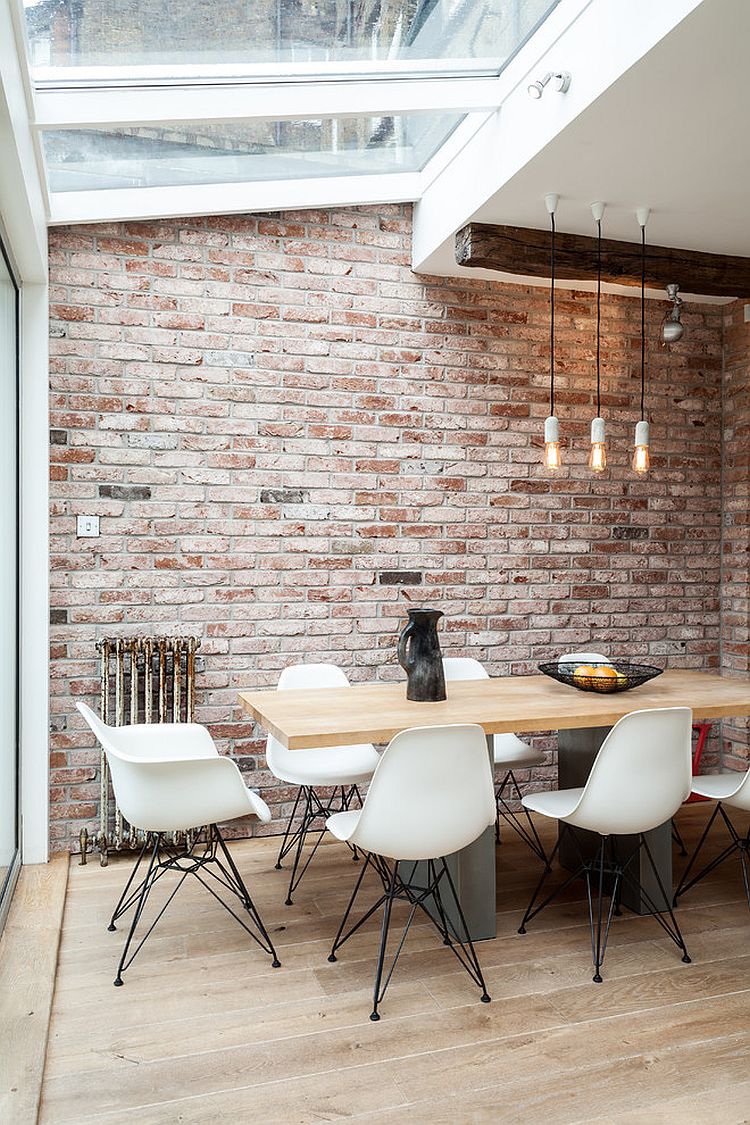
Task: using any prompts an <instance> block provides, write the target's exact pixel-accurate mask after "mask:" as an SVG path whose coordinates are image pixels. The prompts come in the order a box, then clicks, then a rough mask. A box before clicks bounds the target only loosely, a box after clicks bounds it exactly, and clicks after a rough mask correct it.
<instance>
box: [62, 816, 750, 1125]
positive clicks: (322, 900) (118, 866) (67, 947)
mask: <svg viewBox="0 0 750 1125" xmlns="http://www.w3.org/2000/svg"><path fill="white" fill-rule="evenodd" d="M707 815H708V813H707V809H706V808H705V807H703V806H693V807H690V808H686V809H684V810H682V812H681V814H680V827H681V829H682V831H683V835H684V836H685V838H686V840H687V842H688V844H690V843H691V842H692V841H694V840H695V839H696V838H697V835H698V833H699V831H700V828H701V827H702V825H703V823H704V822H705V819H706V816H707ZM540 828H541V829H542V830H543V831H544V832H546V833H547V835H548V838H549V833H550V826H549V825H548V824H540ZM277 845H278V842H277V841H274V840H268V839H266V840H249V841H240V842H237V843H235V844H234V845H233V852H234V855H235V858H236V860H237V862H238V865H239V867H240V870H241V871H242V872H243V875H244V876H245V878H246V880H247V882H248V884H249V886H250V889H251V892H252V894H253V896H254V898H255V901H256V903H257V905H258V907H259V909H260V910H261V912H262V914H263V917H264V920H265V922H266V925H267V926H268V928H269V930H270V932H271V934H272V937H273V940H274V943H275V944H276V947H277V949H278V952H279V956H280V958H281V961H282V968H281V969H278V970H273V969H272V968H271V967H270V965H269V961H268V958H267V957H266V956H265V955H264V954H263V953H262V952H261V951H260V950H259V949H258V948H257V947H254V946H253V945H252V944H251V943H250V941H249V939H248V938H247V936H246V935H245V934H244V932H243V931H242V930H241V929H240V928H239V927H238V926H237V924H236V923H235V922H234V921H233V920H232V919H231V918H230V917H229V916H228V915H226V914H224V913H223V911H222V910H221V908H220V907H218V905H217V904H216V903H215V902H214V901H213V900H212V899H211V898H210V896H208V895H207V894H206V893H205V891H204V890H203V889H202V888H201V887H200V886H199V885H198V884H194V885H193V886H188V885H187V884H185V886H184V887H183V888H182V890H181V891H180V894H179V896H178V898H177V899H176V900H175V902H174V904H173V906H172V907H170V909H169V911H168V912H167V913H166V914H165V916H164V918H163V919H162V921H161V922H160V924H159V928H158V929H157V930H156V931H155V934H154V936H153V937H152V938H151V939H149V941H148V943H147V944H146V945H145V947H144V949H143V951H142V952H141V953H140V954H139V957H138V959H137V960H136V961H135V963H134V964H133V966H132V968H131V969H129V970H128V972H127V974H126V977H125V980H126V983H125V986H124V987H123V988H119V989H115V988H113V987H112V979H113V977H114V973H115V968H116V963H117V958H118V955H119V951H120V948H121V944H122V941H123V940H124V933H123V931H122V930H120V931H118V932H117V933H108V932H107V931H106V924H107V921H108V914H109V911H111V909H112V906H113V904H114V902H115V901H116V899H117V897H118V893H119V890H120V888H121V885H122V884H123V883H124V880H125V878H126V876H127V865H126V864H125V863H123V862H112V863H111V865H110V866H109V867H108V868H107V869H100V868H98V867H97V866H96V865H94V864H89V865H87V866H86V867H83V868H82V867H78V866H72V867H71V870H70V879H69V886H68V895H67V901H66V908H65V916H64V922H63V934H62V941H61V946H60V954H59V967H58V976H57V987H56V992H55V1000H54V1007H53V1013H52V1024H51V1030H50V1039H49V1045H48V1051H47V1066H46V1071H45V1078H44V1087H43V1098H42V1107H41V1120H42V1122H44V1123H47V1125H58V1123H60V1125H62V1123H64V1122H83V1121H87V1120H95V1121H100V1122H110V1121H111V1122H115V1121H117V1122H131V1121H132V1122H136V1121H138V1122H139V1123H147V1122H154V1123H160V1125H161V1123H166V1122H181V1123H188V1122H194V1123H200V1125H202V1123H204V1122H205V1123H213V1122H232V1123H235V1122H240V1121H243V1122H244V1121H255V1120H257V1121H261V1120H262V1121H263V1122H264V1125H268V1123H275V1122H278V1123H279V1125H294V1123H300V1125H307V1123H310V1122H319V1121H334V1120H340V1119H342V1118H350V1119H352V1120H354V1121H357V1122H368V1121H372V1122H373V1123H376V1122H377V1123H381V1125H387V1123H391V1122H393V1123H395V1122H403V1121H407V1120H408V1121H409V1122H415V1121H416V1122H421V1121H424V1122H428V1121H429V1122H446V1123H447V1122H451V1123H456V1122H458V1123H463V1122H467V1123H472V1125H473V1123H476V1122H480V1123H481V1122H485V1121H487V1122H498V1121H499V1122H520V1121H523V1122H524V1123H526V1122H530V1123H532V1125H533V1123H534V1122H544V1123H545V1125H549V1123H550V1122H554V1123H555V1125H556V1123H558V1122H560V1123H563V1122H565V1123H574V1122H580V1123H584V1122H587V1123H589V1122H590V1123H591V1125H594V1122H604V1121H612V1122H621V1123H622V1125H633V1123H636V1122H643V1123H644V1125H645V1123H646V1122H648V1123H649V1125H651V1123H652V1122H654V1123H660V1122H667V1121H675V1122H678V1121H679V1122H681V1123H682V1125H684V1123H686V1122H687V1123H690V1122H693V1121H694V1122H696V1123H697V1122H699V1121H700V1122H708V1123H709V1125H712V1123H714V1122H715V1123H717V1125H718V1123H721V1125H734V1123H738V1122H748V1121H750V1069H749V1067H750V1064H749V1063H748V1058H749V1057H750V910H749V909H748V906H747V903H746V901H745V898H744V892H743V888H742V881H741V876H740V869H739V863H738V862H736V861H734V862H732V861H730V862H728V863H727V864H724V865H723V866H722V867H721V868H719V869H718V870H717V871H716V872H715V873H714V875H713V876H711V878H710V879H708V880H706V881H705V882H704V883H702V884H701V885H699V886H698V887H696V888H695V889H694V890H693V891H692V892H690V893H689V894H688V895H687V896H685V898H684V899H683V900H682V902H681V906H680V908H679V912H678V916H679V920H680V924H681V925H682V927H683V931H684V934H685V937H686V940H687V943H688V948H689V951H690V954H691V957H692V958H693V962H692V964H690V965H685V964H683V963H682V962H681V960H680V955H679V952H678V951H677V949H676V947H675V946H674V945H673V944H672V943H671V942H670V941H669V939H668V938H667V937H666V935H664V934H663V932H662V931H661V930H660V929H659V927H658V925H657V924H656V923H655V922H654V920H653V919H651V918H648V917H646V918H642V917H636V916H634V915H631V914H628V913H625V914H624V915H623V916H622V917H621V918H619V919H615V921H614V923H613V928H612V935H611V942H610V948H609V949H608V952H607V958H606V961H605V966H604V977H605V980H604V983H603V984H601V985H598V986H597V985H595V984H593V983H592V981H591V974H592V970H591V960H590V943H589V932H588V924H587V915H586V907H585V902H584V901H583V900H582V898H581V890H580V888H573V889H571V891H570V892H569V893H568V894H567V895H566V897H565V898H564V899H563V900H561V902H560V903H558V904H556V905H555V906H553V907H550V908H549V909H548V910H546V911H544V912H543V913H542V914H541V915H540V916H539V917H538V918H537V919H534V921H533V923H532V924H531V926H530V928H529V932H528V933H527V934H526V935H524V936H520V935H518V934H517V932H516V931H517V928H518V924H519V922H520V917H521V914H522V910H523V907H524V906H525V903H526V900H527V898H528V896H529V894H530V891H531V889H532V887H533V885H534V882H535V881H536V878H537V877H538V870H539V869H538V863H537V861H536V860H535V859H534V857H533V856H532V854H531V853H530V852H529V851H528V850H527V849H525V848H524V846H523V845H522V844H520V843H517V842H516V841H515V839H508V840H507V841H506V842H505V843H504V844H503V845H502V846H501V847H500V848H499V849H498V851H497V861H498V898H497V911H498V913H497V924H498V937H497V938H496V939H495V940H493V941H488V942H482V943H481V944H480V945H479V946H478V951H479V956H480V958H481V961H482V965H483V968H484V971H485V976H486V979H487V984H488V989H489V991H490V993H491V995H492V997H493V1003H492V1004H489V1005H484V1004H481V1003H479V1002H478V994H477V990H476V988H475V986H474V985H473V984H472V982H471V981H470V979H469V978H468V976H467V975H466V974H465V973H464V972H463V971H462V970H461V969H460V968H459V967H458V966H457V964H456V962H455V959H454V958H453V957H452V956H451V954H450V951H449V950H447V949H445V947H444V946H442V944H441V942H440V940H439V939H438V938H437V937H436V935H435V933H434V931H433V930H432V928H431V927H430V926H429V925H427V924H420V925H418V926H416V927H415V928H414V929H413V931H412V933H411V934H410V937H409V940H408V942H407V945H406V947H405V951H404V954H403V955H402V957H401V959H400V960H399V963H398V967H397V970H396V974H395V976H394V979H393V982H392V985H391V987H390V989H389V991H388V993H387V995H386V998H385V1001H384V1003H383V1005H382V1015H383V1018H382V1020H381V1022H380V1023H378V1024H373V1023H371V1022H370V1020H369V1018H368V1016H369V1012H370V1007H371V988H372V978H373V971H374V957H375V951H376V946H377V940H378V920H377V918H374V919H372V920H371V922H370V923H368V925H367V926H365V927H363V929H362V931H361V932H360V933H358V934H357V935H356V936H355V937H354V938H352V940H351V941H350V942H349V943H347V945H345V946H344V947H343V948H342V949H341V950H340V954H339V960H338V961H337V962H336V963H335V964H329V963H328V962H327V961H326V955H327V952H328V949H329V946H330V941H331V939H332V937H333V935H334V934H335V932H336V928H337V925H338V921H339V920H340V916H341V913H342V912H343V908H344V906H345V903H346V900H347V897H348V894H349V892H350V888H351V886H352V884H353V881H354V879H355V878H356V875H357V871H358V869H357V867H356V866H355V865H354V864H352V863H351V860H350V858H349V854H348V853H347V851H346V850H345V849H344V848H342V847H341V846H340V845H337V844H334V843H329V844H326V845H325V846H324V847H322V848H321V850H320V853H319V855H318V856H317V857H316V860H315V862H314V865H313V866H312V867H311V868H310V870H309V872H308V874H307V875H306V877H305V879H304V880H303V882H302V884H301V886H300V888H299V890H298V891H297V894H296V902H295V904H294V906H292V907H286V906H284V905H283V899H284V897H285V891H286V878H287V877H288V876H287V875H285V873H284V872H279V871H275V870H274V867H273V864H274V860H275V849H276V847H277ZM719 846H720V837H718V836H717V838H716V840H715V842H712V844H711V847H712V848H713V849H714V851H717V850H718V849H719ZM709 854H710V853H709ZM683 863H684V861H681V860H679V858H677V857H676V868H677V871H678V872H679V871H680V870H681V868H682V864H683ZM167 878H168V877H166V878H165V879H164V883H165V884H166V883H167ZM193 882H194V881H193ZM372 889H373V891H374V890H375V886H374V883H373V884H372ZM719 1099H720V1100H719ZM605 1110H606V1112H605Z"/></svg>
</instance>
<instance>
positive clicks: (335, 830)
mask: <svg viewBox="0 0 750 1125" xmlns="http://www.w3.org/2000/svg"><path fill="white" fill-rule="evenodd" d="M361 811H362V810H361V809H349V810H348V811H347V812H337V813H334V814H333V816H329V817H328V820H327V821H326V828H327V829H328V831H329V832H331V833H332V834H333V835H334V836H335V837H336V839H337V840H344V841H346V840H348V839H349V837H350V836H351V834H352V832H353V831H354V829H355V828H356V827H357V824H358V822H359V817H360V813H361Z"/></svg>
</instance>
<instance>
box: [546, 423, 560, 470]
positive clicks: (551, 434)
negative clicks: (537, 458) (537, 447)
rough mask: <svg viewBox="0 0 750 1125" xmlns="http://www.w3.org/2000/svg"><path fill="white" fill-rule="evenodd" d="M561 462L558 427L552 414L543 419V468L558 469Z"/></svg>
mask: <svg viewBox="0 0 750 1125" xmlns="http://www.w3.org/2000/svg"><path fill="white" fill-rule="evenodd" d="M561 464H562V460H561V458H560V427H559V425H558V422H557V418H555V416H554V414H551V415H550V416H549V418H546V419H545V421H544V467H545V469H559V468H560V466H561Z"/></svg>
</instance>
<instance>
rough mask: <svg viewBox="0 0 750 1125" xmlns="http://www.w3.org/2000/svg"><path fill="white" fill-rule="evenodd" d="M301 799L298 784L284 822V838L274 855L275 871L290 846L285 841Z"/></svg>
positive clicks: (278, 869)
mask: <svg viewBox="0 0 750 1125" xmlns="http://www.w3.org/2000/svg"><path fill="white" fill-rule="evenodd" d="M301 799H302V786H300V788H299V789H298V790H297V798H296V800H295V802H294V808H293V809H292V812H291V815H290V817H289V820H288V821H287V822H286V831H285V832H284V839H283V840H282V841H281V847H280V848H279V854H278V855H277V857H276V865H275V866H276V870H277V871H281V861H282V859H283V858H284V856H285V855H286V854H287V852H288V851H289V847H291V846H292V845H291V844H290V845H289V847H287V841H288V840H289V834H290V833H291V831H292V824H293V822H294V818H295V816H296V815H297V809H298V807H299V803H300V800H301ZM293 839H294V837H293Z"/></svg>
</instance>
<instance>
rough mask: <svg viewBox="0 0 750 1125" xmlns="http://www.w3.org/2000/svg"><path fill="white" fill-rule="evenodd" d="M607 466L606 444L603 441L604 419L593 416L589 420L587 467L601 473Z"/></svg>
mask: <svg viewBox="0 0 750 1125" xmlns="http://www.w3.org/2000/svg"><path fill="white" fill-rule="evenodd" d="M606 467H607V446H606V445H605V443H604V419H603V418H594V419H592V422H591V452H590V453H589V468H590V469H591V470H592V472H595V473H601V472H603V471H604V469H606Z"/></svg>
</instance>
